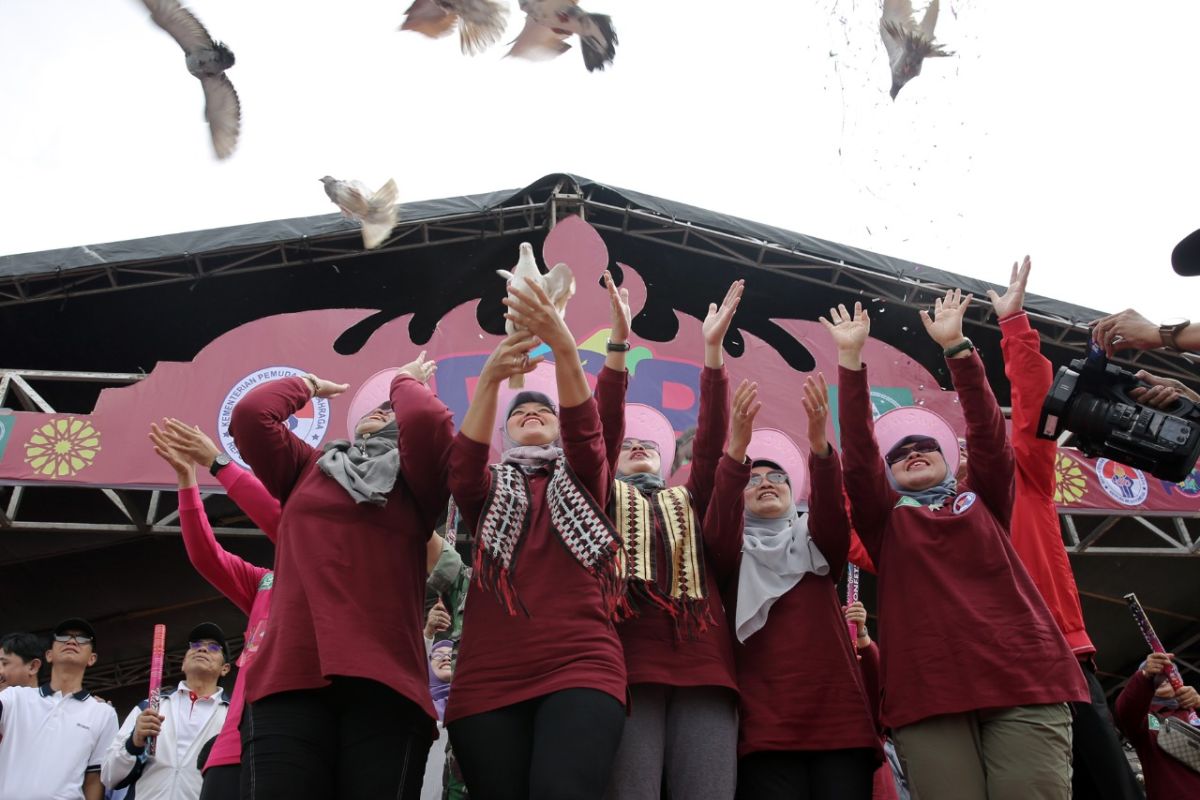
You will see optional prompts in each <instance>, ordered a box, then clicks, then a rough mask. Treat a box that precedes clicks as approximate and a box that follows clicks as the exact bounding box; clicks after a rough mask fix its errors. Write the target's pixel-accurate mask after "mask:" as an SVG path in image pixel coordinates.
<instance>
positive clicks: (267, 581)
mask: <svg viewBox="0 0 1200 800" xmlns="http://www.w3.org/2000/svg"><path fill="white" fill-rule="evenodd" d="M274 585H275V573H274V572H268V573H267V574H266V575H263V576H262V580H261V581H259V582H258V591H260V592H265V591H266V590H267V589H270V588H271V587H272V586H274Z"/></svg>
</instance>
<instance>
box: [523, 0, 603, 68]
mask: <svg viewBox="0 0 1200 800" xmlns="http://www.w3.org/2000/svg"><path fill="white" fill-rule="evenodd" d="M519 2H520V5H521V10H522V11H524V12H525V27H524V28H523V29H522V30H521V35H520V36H518V37H517V38H516V39H515V40H514V41H513V42H512V45H513V47H512V49H511V50H509V51H508V54H509V55H510V56H517V57H519V58H528V59H531V60H533V61H545V60H548V59H551V58H554V57H555V56H558V55H561V54H563V53H565V52H567V51H568V50H570V49H571V45H569V44H567V42H566V39H567V37H569V36H571V35H572V34H578V35H579V41H580V43H581V44H582V46H583V63H584V66H586V67H587V68H588V72H595V71H596V70H598V69H604V67H605V66H606V65H608V64H611V63H612V60H613V56H615V55H616V53H617V32H616V30H615V29H614V28H613V24H612V18H611V17H609V16H608V15H607V14H589V13H588V12H586V11H584V10H583V9H582V8H580V7H579V0H519Z"/></svg>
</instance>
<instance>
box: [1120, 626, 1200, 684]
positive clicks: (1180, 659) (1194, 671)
mask: <svg viewBox="0 0 1200 800" xmlns="http://www.w3.org/2000/svg"><path fill="white" fill-rule="evenodd" d="M1197 645H1200V633H1193V634H1192V635H1190V636H1187V637H1186V638H1181V639H1180V640H1179V641H1178V642H1174V643H1171V644H1170V645H1168V644H1167V643H1165V642H1164V647H1165V648H1166V651H1167V652H1168V653H1174V654H1175V659H1174V661H1173V662H1172V663H1174V664H1175V667H1176V668H1177V669H1178V670H1179V676H1180V677H1181V678H1183V682H1184V683H1185V684H1187V685H1189V686H1192V685H1195V684H1196V682H1197V680H1200V677H1197V676H1200V652H1197V651H1196V650H1195V648H1196V647H1197ZM1189 650H1192V651H1193V652H1191V653H1189V652H1188V651H1189ZM1103 677H1106V678H1109V677H1111V678H1114V679H1115V678H1120V680H1117V681H1116V682H1115V683H1114V684H1113V685H1112V686H1109V687H1108V688H1106V689H1105V690H1104V693H1105V694H1106V695H1107V696H1108V697H1110V698H1111V697H1114V696H1115V695H1116V694H1118V693H1119V692H1120V691H1121V690H1122V689H1124V688H1125V684H1127V683H1129V675H1121V676H1116V675H1104V676H1103Z"/></svg>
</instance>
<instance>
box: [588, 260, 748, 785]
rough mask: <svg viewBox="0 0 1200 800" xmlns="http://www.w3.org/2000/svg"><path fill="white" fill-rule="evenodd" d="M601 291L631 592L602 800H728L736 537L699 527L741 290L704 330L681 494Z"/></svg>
mask: <svg viewBox="0 0 1200 800" xmlns="http://www.w3.org/2000/svg"><path fill="white" fill-rule="evenodd" d="M605 284H606V286H607V288H608V292H609V300H610V305H611V309H612V330H611V338H610V339H609V346H608V351H609V352H608V356H607V359H606V361H605V366H604V368H603V369H602V370H601V373H600V376H599V378H598V380H597V385H596V404H597V406H598V407H599V412H600V420H601V424H602V426H603V428H604V439H605V446H606V449H607V451H608V461H609V465H610V466H611V467H614V468H615V476H616V479H617V480H616V483H615V484H614V486H613V493H612V505H611V512H610V514H609V516H610V518H611V519H612V520H613V524H614V525H615V526H616V528H617V533H618V534H619V536H620V538H621V540H622V541H623V542H624V546H625V552H624V561H625V565H626V570H627V573H626V581H627V587H628V588H627V593H626V597H625V598H624V600H623V603H622V607H623V613H622V616H623V617H624V619H623V621H622V622H621V624H619V625H618V626H617V632H618V633H619V634H620V636H621V644H622V646H623V649H624V652H625V669H626V672H627V674H628V676H629V678H628V679H629V699H630V704H631V708H630V714H629V717H628V718H627V719H626V720H625V730H624V732H623V733H622V734H621V746H620V749H618V751H617V759H616V762H615V764H614V765H613V775H612V780H611V781H610V782H609V787H608V797H609V798H611V800H657V798H659V797H660V796H661V793H662V791H663V785H664V780H665V786H666V791H667V792H668V794H670V795H671V796H673V797H687V798H691V799H692V800H706V799H708V798H712V800H726V799H727V798H729V797H731V796H732V794H733V791H734V788H735V785H736V782H737V778H736V775H737V730H738V725H737V677H736V674H735V669H734V664H733V640H732V636H731V635H730V630H729V623H728V621H727V620H726V617H725V609H724V607H723V605H722V604H721V596H720V586H721V585H722V584H723V583H725V582H726V581H728V580H729V578H730V577H731V575H732V573H733V572H734V571H735V570H736V568H737V552H738V535H739V530H738V527H737V526H736V525H731V526H727V527H726V528H725V529H724V530H710V529H709V528H707V527H705V526H703V525H702V524H701V522H702V520H703V519H704V513H705V511H706V510H707V508H708V500H709V497H710V495H711V494H712V486H713V478H714V475H715V473H716V470H717V464H718V462H719V461H720V458H721V450H722V446H723V444H724V442H725V434H726V431H727V430H728V427H729V378H728V376H727V375H726V373H725V365H724V354H723V342H724V339H725V333H726V331H728V330H729V325H730V322H731V321H732V320H733V315H734V312H735V311H736V310H737V305H738V302H739V300H740V299H741V295H742V288H743V283H742V281H735V282H734V283H733V285H731V286H730V287H729V291H728V292H727V293H726V295H725V298H724V300H723V301H722V303H721V305H720V307H718V306H717V304H716V303H712V304H710V305H709V309H708V314H707V316H706V317H705V319H704V323H703V325H702V331H703V336H704V370H703V372H702V373H701V376H700V416H699V420H698V425H697V429H696V437H695V440H694V447H693V451H692V452H693V460H692V463H691V469H690V470H689V473H688V478H687V482H686V484H685V485H683V486H673V487H670V488H668V487H667V483H666V475H665V470H666V469H667V468H668V467H669V466H670V464H671V463H672V462H671V457H670V455H664V453H669V450H668V447H670V446H673V444H674V438H675V432H674V431H673V430H672V428H671V425H670V423H669V422H668V421H667V420H666V418H665V417H663V416H662V414H660V413H658V412H657V411H656V410H654V409H650V408H647V407H645V406H633V407H630V408H629V409H626V407H625V390H626V385H627V381H628V375H629V373H628V372H626V370H625V352H626V350H628V349H629V344H628V339H629V318H630V310H629V304H628V297H627V295H622V294H621V293H619V292H618V291H617V288H616V286H615V285H614V284H613V280H612V276H611V275H609V274H608V273H605ZM631 414H632V415H634V416H632V417H631V416H630V415H631ZM629 437H633V438H629ZM664 461H665V463H664Z"/></svg>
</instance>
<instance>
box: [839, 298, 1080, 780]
mask: <svg viewBox="0 0 1200 800" xmlns="http://www.w3.org/2000/svg"><path fill="white" fill-rule="evenodd" d="M970 301H971V298H970V296H969V295H968V296H967V297H966V298H965V299H964V298H963V297H962V294H961V292H959V291H958V290H954V291H951V292H947V293H946V296H945V297H944V298H941V299H939V300H938V301H937V303H936V306H935V310H934V314H933V316H932V317H931V316H930V315H929V314H928V313H927V312H925V311H922V312H921V319H922V321H923V322H924V324H925V329H926V331H927V332H928V334H929V336H930V338H932V339H933V340H934V341H935V342H937V343H938V344H939V345H941V347H942V349H943V352H944V355H945V357H946V364H947V367H948V368H949V371H950V375H951V377H952V379H953V381H954V386H955V388H956V389H957V390H958V392H959V400H960V401H961V403H962V409H963V416H964V417H966V421H967V447H968V449H969V451H970V454H971V458H970V461H969V462H968V465H967V483H968V486H969V487H970V489H971V491H963V492H961V493H960V492H959V491H958V486H957V481H956V480H955V478H954V476H953V475H952V474H950V470H949V468H948V466H947V463H946V458H945V457H944V456H943V453H942V451H941V447H940V445H939V444H938V442H937V440H936V439H933V438H930V437H928V436H906V437H904V438H901V439H900V440H899V442H897V443H896V444H895V445H894V446H892V447H891V448H889V450H888V452H887V453H886V454H881V453H880V451H879V445H878V444H877V442H876V441H875V435H874V424H873V422H872V419H871V400H870V391H869V388H868V383H867V372H866V368H865V366H864V365H863V363H862V357H861V356H862V349H863V346H864V345H865V343H866V341H867V336H868V334H869V333H870V318H869V316H868V315H867V313H866V312H865V311H864V310H863V309H862V306H861V304H858V303H856V304H855V307H854V313H853V315H851V314H850V313H849V312H848V311H847V310H846V307H845V306H839V307H838V308H836V309H830V318H829V319H825V318H822V319H821V322H822V323H823V324H824V325H825V327H826V328H827V329H828V330H829V331H830V333H831V335H832V337H833V340H834V343H835V344H836V345H837V348H838V363H839V365H840V366H839V376H840V377H839V388H840V391H839V393H838V403H839V412H840V413H839V417H840V420H841V428H842V445H843V449H844V452H845V460H846V487H847V490H848V493H849V495H850V502H851V512H852V514H853V517H854V527H855V529H856V530H857V531H858V534H859V536H860V537H862V540H863V543H864V544H865V545H866V548H867V551H868V552H869V553H870V556H871V559H872V560H873V561H874V562H875V565H876V566H877V567H878V568H879V609H880V624H879V634H880V637H879V638H880V645H879V647H880V654H881V657H882V672H883V682H884V685H883V710H882V721H883V723H884V725H885V726H886V727H888V728H890V729H891V730H892V732H893V738H894V740H895V742H896V747H897V749H898V750H899V752H900V755H901V758H902V759H903V760H904V762H905V765H906V768H907V771H908V778H909V782H910V786H911V787H912V789H913V794H914V796H917V797H920V798H921V800H939V798H954V800H1000V799H1001V798H1018V797H1019V798H1022V800H1049V798H1054V799H1055V800H1066V798H1069V797H1070V795H1071V715H1070V711H1069V710H1068V708H1067V705H1066V704H1067V703H1068V702H1073V701H1075V702H1086V701H1087V699H1088V690H1087V686H1086V684H1085V683H1084V679H1083V675H1082V673H1081V672H1080V670H1079V662H1078V661H1077V660H1076V659H1075V657H1074V656H1073V655H1072V653H1071V650H1070V647H1068V645H1067V643H1066V641H1065V640H1064V639H1063V636H1062V634H1061V633H1060V632H1059V630H1058V627H1057V626H1056V625H1055V623H1054V619H1053V617H1051V615H1050V612H1049V610H1048V609H1047V608H1046V604H1045V603H1044V602H1043V601H1042V598H1041V596H1040V595H1039V593H1038V591H1037V587H1036V586H1035V585H1034V583H1033V581H1032V579H1030V577H1029V574H1028V573H1027V572H1026V571H1025V569H1024V567H1022V566H1021V562H1020V559H1019V558H1018V557H1017V553H1016V551H1015V550H1014V549H1013V546H1012V542H1011V541H1010V539H1009V534H1008V526H1009V521H1010V516H1011V513H1012V503H1013V451H1012V448H1011V447H1010V445H1009V442H1008V438H1007V435H1006V433H1005V426H1004V417H1003V415H1002V414H1001V413H1000V407H999V406H998V405H997V403H996V398H995V396H994V395H993V394H992V391H991V388H990V387H989V386H988V382H987V377H986V375H985V373H984V369H983V362H982V361H981V360H980V359H979V356H978V355H977V354H976V353H975V351H974V346H973V345H972V344H971V341H970V340H969V339H967V338H966V337H964V336H963V333H962V320H963V314H964V312H965V311H966V309H967V307H968V305H969V303H970Z"/></svg>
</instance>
